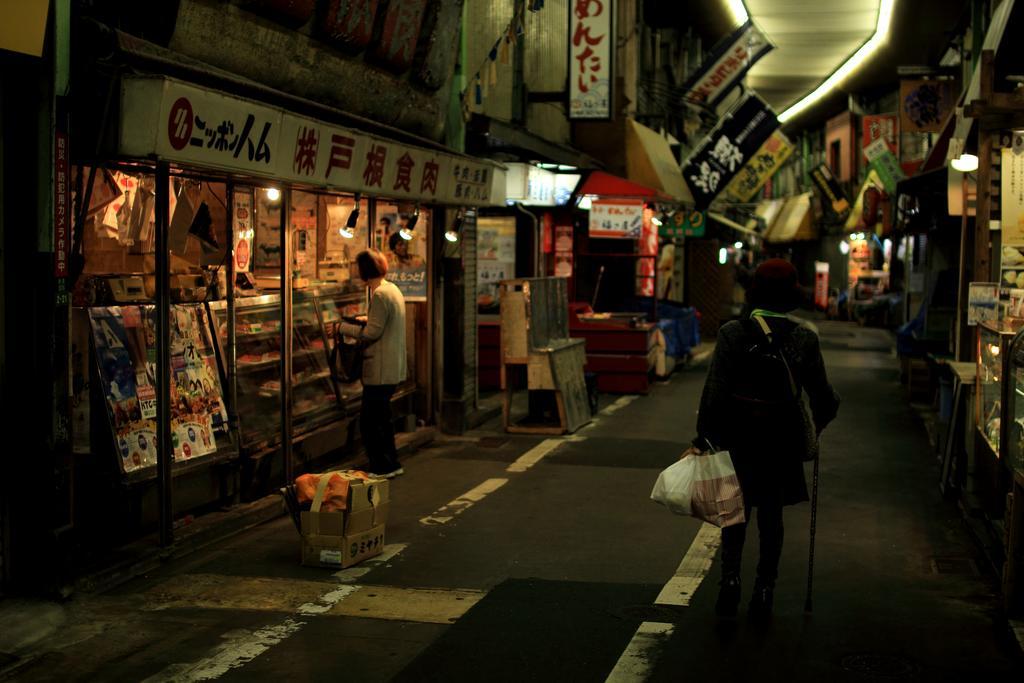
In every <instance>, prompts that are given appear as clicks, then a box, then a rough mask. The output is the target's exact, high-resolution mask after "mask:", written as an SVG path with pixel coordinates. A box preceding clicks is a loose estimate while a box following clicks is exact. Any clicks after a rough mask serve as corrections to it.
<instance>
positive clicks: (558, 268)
mask: <svg viewBox="0 0 1024 683" xmlns="http://www.w3.org/2000/svg"><path fill="white" fill-rule="evenodd" d="M554 275H555V277H572V225H556V226H555V271H554Z"/></svg>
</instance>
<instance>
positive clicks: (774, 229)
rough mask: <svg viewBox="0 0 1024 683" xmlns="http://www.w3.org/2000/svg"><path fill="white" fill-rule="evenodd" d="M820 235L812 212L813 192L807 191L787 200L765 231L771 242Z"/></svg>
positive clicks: (797, 239)
mask: <svg viewBox="0 0 1024 683" xmlns="http://www.w3.org/2000/svg"><path fill="white" fill-rule="evenodd" d="M817 237H818V233H817V230H816V228H815V225H814V216H813V214H812V212H811V193H810V192H805V193H804V194H799V195H797V196H795V197H790V198H789V199H787V200H786V204H785V206H783V207H782V211H780V212H779V215H778V217H777V218H776V219H775V222H774V223H773V224H772V225H771V227H769V228H768V231H767V233H765V236H764V241H765V242H769V243H771V244H783V243H786V242H802V241H807V240H813V239H816V238H817Z"/></svg>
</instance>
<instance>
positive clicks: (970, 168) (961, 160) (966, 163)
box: [949, 153, 978, 173]
mask: <svg viewBox="0 0 1024 683" xmlns="http://www.w3.org/2000/svg"><path fill="white" fill-rule="evenodd" d="M949 165H950V166H952V167H953V170H954V171H960V172H961V173H972V172H974V171H977V170H978V157H977V156H975V155H973V154H966V153H965V154H961V155H960V156H959V157H957V158H956V159H953V161H951V162H949Z"/></svg>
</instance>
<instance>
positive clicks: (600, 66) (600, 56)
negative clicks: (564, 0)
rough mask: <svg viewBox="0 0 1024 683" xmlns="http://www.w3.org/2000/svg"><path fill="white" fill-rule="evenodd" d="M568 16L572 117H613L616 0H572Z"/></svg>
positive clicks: (570, 105)
mask: <svg viewBox="0 0 1024 683" xmlns="http://www.w3.org/2000/svg"><path fill="white" fill-rule="evenodd" d="M570 7H571V8H572V9H571V11H570V14H569V118H570V119H608V118H611V115H612V82H613V80H612V74H613V72H614V68H613V67H614V64H615V62H614V43H615V35H614V34H613V33H612V17H613V16H615V2H614V0H573V2H572V3H571V4H570Z"/></svg>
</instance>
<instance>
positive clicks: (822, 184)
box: [811, 164, 850, 218]
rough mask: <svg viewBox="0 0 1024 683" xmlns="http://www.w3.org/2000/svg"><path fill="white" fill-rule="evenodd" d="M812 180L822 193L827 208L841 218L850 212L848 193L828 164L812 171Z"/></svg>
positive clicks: (822, 199)
mask: <svg viewBox="0 0 1024 683" xmlns="http://www.w3.org/2000/svg"><path fill="white" fill-rule="evenodd" d="M811 180H812V181H814V186H815V187H816V188H818V192H820V193H821V202H822V204H824V205H825V207H826V208H827V209H829V210H830V211H831V212H832V213H833V214H834V215H836V216H837V217H839V218H843V217H845V216H847V215H848V214H849V212H850V200H849V199H847V198H846V193H845V192H843V188H842V187H840V185H839V181H838V180H836V177H835V175H833V173H832V169H830V168H829V167H828V164H821V165H820V166H818V167H817V168H816V169H814V170H813V171H811Z"/></svg>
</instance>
